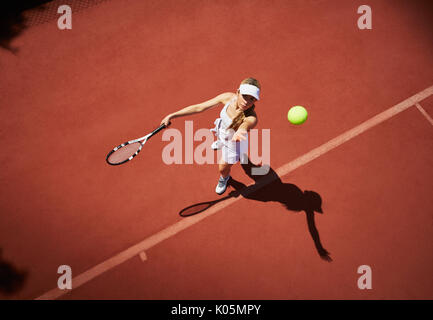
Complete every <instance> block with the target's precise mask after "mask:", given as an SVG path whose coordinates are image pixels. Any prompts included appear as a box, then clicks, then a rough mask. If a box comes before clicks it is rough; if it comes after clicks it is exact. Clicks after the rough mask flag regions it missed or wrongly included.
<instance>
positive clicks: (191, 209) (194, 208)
mask: <svg viewBox="0 0 433 320" xmlns="http://www.w3.org/2000/svg"><path fill="white" fill-rule="evenodd" d="M237 196H239V193H238V192H236V191H232V192H230V193H229V195H227V196H225V197H223V198H220V199H217V200H212V201H205V202H200V203H196V204H193V205H191V206H188V207H186V208H183V209H182V210H180V211H179V215H180V216H181V217H190V216H193V215H196V214H199V213H201V212H203V211H206V210H207V209H209V208H210V207H212V206H213V205H215V204H217V203H218V202H221V201H224V200H227V199H229V198H233V197H237Z"/></svg>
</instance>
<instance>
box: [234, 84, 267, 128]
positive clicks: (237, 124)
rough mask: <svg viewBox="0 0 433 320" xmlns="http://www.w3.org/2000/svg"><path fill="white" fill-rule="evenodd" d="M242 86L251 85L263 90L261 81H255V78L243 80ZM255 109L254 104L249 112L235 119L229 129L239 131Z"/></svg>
mask: <svg viewBox="0 0 433 320" xmlns="http://www.w3.org/2000/svg"><path fill="white" fill-rule="evenodd" d="M241 84H251V85H253V86H256V87H257V88H259V89H261V87H260V83H259V81H258V80H257V79H254V78H246V79H244V80H242V82H241ZM255 107H256V106H255V105H254V104H253V105H252V106H251V107H250V108H248V109H247V110H245V111H243V112H241V113H239V115H237V116H236V117H235V118H234V119H233V121H232V124H231V125H230V127H229V129H233V130H235V131H236V130H238V129H239V127H240V125H241V124H242V122H243V121H244V119H245V117H248V116H251V115H253V114H254V108H255Z"/></svg>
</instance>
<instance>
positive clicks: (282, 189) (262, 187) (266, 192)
mask: <svg viewBox="0 0 433 320" xmlns="http://www.w3.org/2000/svg"><path fill="white" fill-rule="evenodd" d="M257 168H259V166H257V165H254V164H252V163H251V162H250V161H249V160H248V163H247V164H242V169H243V170H244V172H245V173H246V174H247V175H248V176H249V177H250V178H251V179H253V180H254V182H255V183H254V184H253V185H250V186H246V185H245V184H243V183H242V182H239V181H237V180H235V179H233V178H231V179H230V180H229V185H230V186H231V187H233V189H234V190H232V191H231V192H230V193H229V195H227V196H225V197H223V198H220V199H218V200H214V201H208V202H201V203H197V204H195V205H192V206H189V207H187V208H184V209H182V210H181V211H180V213H179V214H180V215H181V216H183V217H186V216H191V215H193V214H197V213H200V212H203V211H205V210H207V209H208V208H209V207H211V206H213V205H214V204H216V203H218V202H220V201H223V200H226V199H228V198H231V197H238V196H239V195H242V196H243V197H244V198H247V199H250V200H256V201H262V202H269V201H274V202H279V203H281V204H282V205H283V206H284V207H285V208H286V209H287V210H290V211H296V212H301V211H303V212H305V214H306V218H307V226H308V231H309V233H310V235H311V237H312V239H313V242H314V245H315V247H316V250H317V253H318V254H319V256H320V257H321V258H322V259H323V260H325V261H328V262H331V261H332V259H331V257H330V254H329V252H328V251H327V250H326V249H325V248H324V247H323V245H322V243H321V241H320V236H319V231H318V230H317V227H316V223H315V221H314V215H315V212H317V213H320V214H323V211H322V198H321V196H320V195H319V194H318V193H317V192H314V191H309V190H305V191H302V190H301V189H300V188H298V187H297V186H295V185H294V184H291V183H283V182H282V181H281V179H280V177H279V176H278V175H277V173H276V172H275V171H274V170H273V169H272V168H270V167H269V171H268V173H267V174H265V175H254V174H252V173H253V171H252V170H253V169H257Z"/></svg>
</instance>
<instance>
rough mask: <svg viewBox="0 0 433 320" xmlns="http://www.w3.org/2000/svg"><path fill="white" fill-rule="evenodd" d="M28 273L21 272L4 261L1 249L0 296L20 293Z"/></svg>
mask: <svg viewBox="0 0 433 320" xmlns="http://www.w3.org/2000/svg"><path fill="white" fill-rule="evenodd" d="M27 276H28V272H27V271H24V270H20V269H18V268H17V267H15V266H14V265H13V264H12V263H11V262H9V261H6V260H4V259H3V255H2V249H0V294H4V295H12V294H15V293H17V292H19V291H20V290H21V289H22V288H23V287H24V284H25V282H26V280H27Z"/></svg>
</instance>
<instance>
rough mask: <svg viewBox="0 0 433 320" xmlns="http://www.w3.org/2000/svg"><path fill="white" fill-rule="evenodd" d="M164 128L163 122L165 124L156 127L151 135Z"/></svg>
mask: <svg viewBox="0 0 433 320" xmlns="http://www.w3.org/2000/svg"><path fill="white" fill-rule="evenodd" d="M164 128H165V124H164V123H163V124H161V125H160V126H159V128H156V129H155V130H153V131H152V133H151V136H153V135H154V134H156V133H158V132H159V131H161V130H162V129H164Z"/></svg>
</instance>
